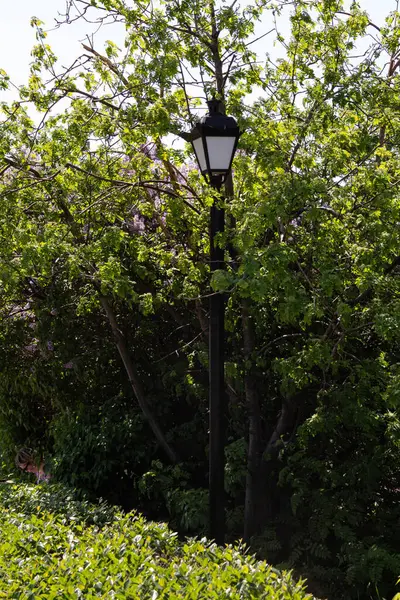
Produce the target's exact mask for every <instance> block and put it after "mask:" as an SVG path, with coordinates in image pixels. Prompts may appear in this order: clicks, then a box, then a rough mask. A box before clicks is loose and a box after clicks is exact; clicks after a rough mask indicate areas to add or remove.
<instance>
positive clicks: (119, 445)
mask: <svg viewBox="0 0 400 600" xmlns="http://www.w3.org/2000/svg"><path fill="white" fill-rule="evenodd" d="M67 4H68V6H67V15H66V21H68V20H71V19H73V18H82V17H83V16H85V17H88V15H89V14H93V15H94V16H95V17H96V18H99V19H100V20H101V19H109V18H111V19H115V20H118V21H122V22H123V23H125V25H126V48H125V52H124V53H122V52H121V51H120V50H119V49H118V48H117V47H116V45H115V44H113V43H112V42H109V43H108V44H107V46H106V48H105V49H104V50H102V49H99V48H96V47H95V45H94V43H93V44H89V43H88V44H85V45H84V47H83V54H82V56H81V57H80V58H79V59H78V60H77V61H76V62H75V63H74V65H73V66H72V67H71V68H70V69H68V70H66V71H60V70H59V67H58V66H57V62H56V59H55V57H54V55H53V54H52V52H51V49H50V48H49V47H48V46H47V45H46V41H45V32H44V31H43V29H42V24H41V23H40V22H39V21H38V20H35V21H34V22H33V25H34V26H35V27H36V29H37V36H38V45H37V47H36V48H35V49H34V57H35V60H34V63H33V65H32V74H31V78H30V81H29V85H28V86H26V87H25V88H22V89H21V99H20V101H19V102H16V103H14V104H11V105H3V107H2V108H3V112H4V114H5V119H4V121H3V124H2V137H1V141H0V152H1V157H2V164H3V166H2V167H1V168H2V177H3V179H2V189H1V192H0V193H1V196H2V203H1V211H0V227H1V235H2V237H3V240H4V244H2V249H1V251H0V260H1V287H0V293H1V296H2V303H1V306H2V317H3V319H2V327H1V332H0V335H1V346H0V347H1V363H2V365H3V366H2V369H1V378H0V387H1V419H2V429H3V430H4V432H5V437H4V439H7V447H8V448H12V446H13V444H17V443H18V444H19V443H22V442H24V443H25V441H26V439H27V438H28V439H29V440H32V443H33V442H35V443H39V442H40V443H41V444H42V445H44V446H47V447H48V448H52V449H53V454H54V460H55V472H56V473H57V474H58V477H61V478H64V479H66V480H69V482H70V483H73V484H74V485H77V486H78V487H81V488H82V489H85V490H86V491H89V492H90V493H92V494H102V495H107V493H108V494H109V493H110V492H107V490H110V482H111V481H112V484H111V485H112V491H113V495H112V499H113V500H114V501H116V502H121V498H122V497H123V498H124V499H125V505H126V506H127V507H128V506H129V504H130V505H136V506H140V507H142V508H143V507H144V508H145V510H146V511H147V514H150V515H151V516H157V518H164V517H165V515H169V518H170V519H171V520H172V522H173V523H174V524H175V526H176V527H178V528H179V529H180V530H181V531H195V532H202V531H203V530H204V527H205V525H206V521H205V515H206V489H205V488H206V485H207V457H206V454H207V414H206V413H207V368H208V364H207V296H208V294H209V293H210V291H209V283H208V280H209V269H208V264H207V256H208V248H207V246H208V239H207V218H208V206H209V205H210V203H211V202H212V196H211V193H212V192H211V190H210V189H208V188H207V186H206V185H205V184H204V183H203V182H202V181H201V180H200V177H199V175H198V173H197V171H196V170H195V169H193V165H192V164H191V162H190V161H191V160H192V156H191V154H190V149H189V148H188V147H187V146H185V145H184V143H183V142H181V143H180V144H178V145H177V144H174V145H172V143H171V142H172V138H171V136H172V135H174V136H177V137H180V138H183V139H184V138H185V135H184V133H185V131H187V129H188V128H189V127H190V126H191V124H192V123H193V122H194V120H195V118H196V117H195V114H196V111H197V110H198V109H200V108H201V102H202V101H203V100H204V99H205V97H206V96H207V97H210V96H211V95H213V94H216V95H217V96H218V97H219V98H220V99H222V100H223V102H224V103H225V106H226V108H227V111H228V112H229V114H233V115H234V116H235V117H236V118H237V119H238V121H239V124H240V125H241V126H242V128H243V129H244V130H245V134H244V135H243V136H242V138H241V150H240V152H239V154H238V156H237V158H236V160H235V163H234V183H235V187H233V182H232V181H229V182H228V183H227V186H226V197H227V201H226V202H225V207H226V210H227V213H228V218H229V228H228V230H227V232H226V234H225V239H222V240H221V243H223V244H225V246H226V247H227V248H229V252H227V253H226V261H227V267H228V268H227V271H224V272H216V273H215V275H214V277H213V282H212V286H213V289H215V290H223V291H226V292H227V294H229V301H228V309H227V329H228V331H227V364H226V390H227V394H228V396H229V422H228V424H227V425H228V431H227V433H228V440H229V445H228V447H227V471H226V489H227V494H228V496H229V507H228V523H229V528H230V535H231V536H232V537H235V536H242V535H244V537H245V538H246V539H247V540H252V543H253V547H254V548H258V549H259V551H260V552H262V553H264V554H266V556H267V557H268V558H269V560H274V561H275V562H285V563H288V564H290V565H291V566H295V567H297V568H299V569H300V570H301V571H302V572H303V573H305V574H307V575H309V576H310V578H311V581H312V583H313V584H314V585H315V587H316V589H317V590H319V592H320V593H321V594H328V593H329V594H331V597H332V598H337V597H342V598H358V597H362V598H369V597H378V596H376V594H378V593H380V594H381V595H388V594H390V593H392V591H393V590H394V584H395V581H396V578H397V575H398V573H399V567H400V565H399V547H398V539H399V535H398V534H399V531H398V523H399V521H398V512H397V495H398V487H399V485H398V475H397V468H396V467H397V464H398V459H399V431H400V425H399V422H398V416H397V402H398V398H399V376H398V363H399V326H400V301H399V278H398V273H399V268H400V247H399V231H398V229H399V222H400V218H399V207H400V201H399V195H398V186H399V181H400V177H399V172H400V171H399V156H398V136H399V123H398V114H397V113H398V97H399V93H398V92H399V79H398V66H399V62H398V61H399V48H400V46H399V30H398V24H397V23H398V18H399V15H398V13H397V12H396V11H394V12H393V13H392V14H391V15H389V16H388V18H387V19H386V21H385V23H384V24H383V25H377V24H375V23H371V22H370V20H369V18H368V16H367V15H366V14H365V13H364V12H363V11H362V10H361V8H360V7H359V6H358V5H357V4H356V3H353V4H352V6H351V9H350V10H349V11H348V12H346V10H345V8H344V6H343V3H342V2H340V1H338V0H333V1H330V2H326V1H325V2H317V1H315V0H308V1H298V2H296V3H294V4H293V6H292V16H291V24H292V31H291V38H290V40H283V39H282V37H281V36H280V35H279V34H278V33H277V40H278V42H280V43H282V44H283V45H284V47H285V58H284V59H282V60H280V61H279V62H278V63H277V64H274V63H273V62H272V61H271V59H270V58H269V57H266V59H265V60H263V61H262V62H261V61H260V60H259V57H258V56H256V55H255V53H253V52H252V51H251V48H252V43H253V42H254V39H255V38H254V30H255V23H256V22H257V20H258V19H260V17H261V14H262V13H263V11H264V21H263V22H266V23H268V24H269V23H270V24H271V27H268V28H267V31H266V32H265V35H266V34H267V33H269V32H270V29H271V28H272V29H273V30H275V29H274V27H273V24H274V18H275V16H276V15H277V14H279V11H280V10H282V9H283V8H284V7H285V5H286V3H285V2H282V3H270V2H266V3H257V4H255V5H247V6H245V7H244V8H241V7H240V6H239V5H237V4H236V3H233V4H232V5H230V6H228V5H225V4H222V5H219V4H215V3H214V2H210V3H203V2H190V3H189V2H176V1H169V0H168V1H167V2H165V3H164V4H163V5H162V6H157V7H156V6H153V5H152V4H147V3H140V2H135V4H134V5H133V6H128V4H127V3H125V2H122V1H120V0H109V1H106V0H103V1H96V2H93V1H92V2H90V3H89V2H83V1H82V2H80V1H78V0H76V1H74V2H68V3H67ZM60 26H62V24H61V23H60ZM371 30H372V31H373V33H374V36H373V38H372V40H373V41H372V43H371V45H370V46H368V48H367V50H366V51H365V54H363V55H362V56H357V57H356V58H353V55H354V54H355V53H356V52H357V48H358V47H360V45H361V44H362V43H364V42H363V40H365V39H366V36H367V35H368V34H369V31H371ZM385 62H387V63H388V67H387V68H386V72H384V71H383V70H382V69H383V67H384V65H385ZM256 88H258V89H259V90H260V97H259V99H258V100H256V101H254V102H250V101H249V100H248V94H249V93H250V92H251V91H252V90H254V89H256ZM61 100H63V101H64V102H67V107H66V108H64V106H65V104H63V105H61V104H60V105H59V106H60V107H61V106H63V109H62V110H61V109H60V110H57V106H58V103H59V102H60V101H61ZM29 103H34V105H35V107H36V109H38V110H40V111H41V112H42V114H43V119H42V121H41V123H40V124H39V126H38V125H37V123H33V122H32V120H31V119H30V118H29V117H28V113H27V111H26V109H25V104H29ZM118 355H119V357H118ZM16 423H17V424H18V426H16ZM152 461H154V462H153V463H152ZM378 590H379V591H378ZM374 594H375V595H374Z"/></svg>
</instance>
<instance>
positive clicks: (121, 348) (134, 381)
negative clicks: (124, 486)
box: [100, 296, 178, 463]
mask: <svg viewBox="0 0 400 600" xmlns="http://www.w3.org/2000/svg"><path fill="white" fill-rule="evenodd" d="M100 303H101V306H102V307H103V309H104V312H105V313H106V315H107V318H108V321H109V323H110V325H111V329H112V332H113V334H114V338H115V343H116V346H117V348H118V352H119V355H120V357H121V359H122V362H123V363H124V367H125V371H126V373H127V375H128V378H129V382H130V384H131V387H132V390H133V393H134V395H135V397H136V399H137V401H138V404H139V406H140V408H141V409H142V412H143V414H144V416H145V417H146V419H147V421H148V423H149V425H150V427H151V429H152V431H153V433H154V435H155V436H156V438H157V440H158V442H159V444H160V446H161V447H162V448H163V450H164V452H165V453H166V455H167V456H168V458H169V459H170V461H171V462H172V463H176V462H178V457H177V455H176V453H175V451H174V450H173V449H172V448H171V446H170V445H169V443H168V442H167V440H166V438H165V435H164V433H163V432H162V430H161V428H160V426H159V425H158V423H157V421H156V419H155V417H154V415H153V412H152V410H151V408H150V406H149V404H148V402H147V400H146V397H145V395H144V392H143V389H142V386H141V383H140V381H139V378H138V376H137V372H136V369H135V367H134V365H133V363H132V360H131V357H130V354H129V350H128V347H127V344H126V339H125V336H124V334H123V333H122V331H121V330H120V328H119V327H118V323H117V319H116V317H115V314H114V311H113V309H112V308H111V305H110V303H109V301H108V299H107V298H105V297H104V296H100Z"/></svg>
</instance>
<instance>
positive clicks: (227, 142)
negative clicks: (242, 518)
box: [189, 100, 240, 544]
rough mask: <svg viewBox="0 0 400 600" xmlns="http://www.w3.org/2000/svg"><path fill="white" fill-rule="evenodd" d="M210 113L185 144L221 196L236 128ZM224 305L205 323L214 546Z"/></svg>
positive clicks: (219, 253) (214, 299)
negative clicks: (207, 346)
mask: <svg viewBox="0 0 400 600" xmlns="http://www.w3.org/2000/svg"><path fill="white" fill-rule="evenodd" d="M207 104H208V108H209V113H208V115H206V116H205V117H203V118H202V119H200V121H199V122H198V123H197V124H196V125H195V126H194V128H193V129H192V131H191V133H190V136H189V140H190V142H191V143H192V145H193V150H194V152H195V154H196V158H197V162H198V164H199V168H200V171H201V173H202V175H203V176H204V177H205V179H206V180H207V181H208V183H209V184H210V185H211V186H212V187H213V188H214V189H215V190H216V192H220V190H221V187H222V184H223V183H224V182H225V181H226V178H227V176H228V175H229V173H230V170H231V166H232V161H233V157H234V154H235V151H236V146H237V142H238V139H239V136H240V131H239V127H238V125H237V123H236V121H235V119H234V118H233V117H227V116H226V115H224V114H223V113H222V112H221V103H220V102H219V101H218V100H211V101H209V102H208V103H207ZM224 226H225V213H224V209H223V208H222V207H220V206H219V205H218V203H217V198H214V202H213V205H212V207H211V214H210V270H211V275H212V273H213V272H214V271H216V270H217V269H223V268H224V267H225V261H224V249H223V248H222V247H221V246H217V245H216V243H215V237H216V235H217V234H218V233H222V232H223V231H224ZM224 316H225V302H224V295H223V293H216V294H211V296H210V320H209V383H210V388H209V389H210V391H209V415H210V417H209V418H210V423H209V430H210V433H209V436H210V437H209V440H210V441H209V500H210V537H211V538H212V539H214V540H215V541H216V542H217V544H223V543H224V538H225V490H224V470H225V440H224V433H225V432H224V418H225V412H226V408H225V405H226V401H225V385H224V337H225V326H224Z"/></svg>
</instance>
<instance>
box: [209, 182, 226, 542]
mask: <svg viewBox="0 0 400 600" xmlns="http://www.w3.org/2000/svg"><path fill="white" fill-rule="evenodd" d="M211 185H212V186H213V187H214V189H215V190H217V191H219V190H220V189H221V186H222V179H221V177H214V178H213V179H212V180H211ZM224 226H225V211H224V209H223V208H220V207H219V206H218V205H217V202H216V200H214V203H213V205H212V207H211V215H210V261H211V262H210V265H211V274H212V273H213V272H214V271H215V270H216V269H223V268H224V264H225V263H224V249H223V248H221V247H220V246H216V245H215V236H216V235H217V234H218V233H222V232H223V231H224ZM224 313H225V299H224V294H223V293H217V294H212V295H211V296H210V335H209V373H210V375H209V376H210V399H209V409H210V447H209V478H210V479H209V497H210V537H211V539H214V540H215V541H216V542H217V544H224V541H225V488H224V471H225V464H224V463H225V440H224V434H225V431H224V429H225V427H224V421H225V386H224V337H225V325H224V316H225V315H224Z"/></svg>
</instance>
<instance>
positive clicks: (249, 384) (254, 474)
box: [242, 300, 262, 542]
mask: <svg viewBox="0 0 400 600" xmlns="http://www.w3.org/2000/svg"><path fill="white" fill-rule="evenodd" d="M242 330H243V342H244V359H245V363H246V364H247V365H250V366H248V367H247V368H246V373H245V376H244V387H245V395H246V402H247V407H248V413H249V439H248V451H247V474H246V495H245V507H244V535H243V537H244V540H245V541H246V542H248V541H249V540H250V538H251V537H252V536H253V535H254V533H256V530H257V524H258V508H257V506H258V502H259V486H260V483H262V482H260V462H261V448H262V426H261V407H260V400H259V396H258V392H257V385H256V379H255V377H254V370H253V367H252V366H251V362H252V359H253V352H254V348H255V333H254V325H253V322H252V318H251V316H250V314H249V302H248V300H244V301H243V306H242Z"/></svg>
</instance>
